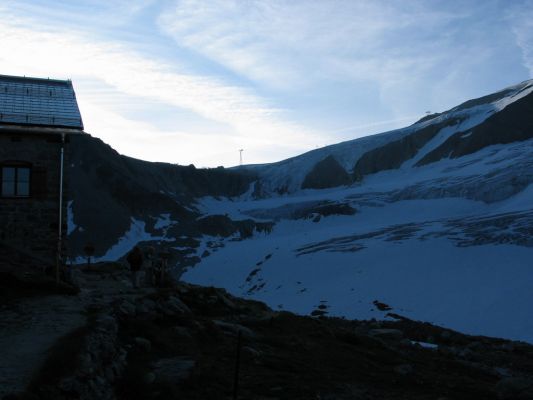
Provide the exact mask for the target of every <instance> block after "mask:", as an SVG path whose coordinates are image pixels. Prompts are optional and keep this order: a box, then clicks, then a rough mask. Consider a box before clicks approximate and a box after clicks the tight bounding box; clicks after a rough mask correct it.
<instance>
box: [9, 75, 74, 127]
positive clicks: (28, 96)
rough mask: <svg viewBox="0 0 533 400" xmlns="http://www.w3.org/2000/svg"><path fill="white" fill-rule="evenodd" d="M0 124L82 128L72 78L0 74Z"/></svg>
mask: <svg viewBox="0 0 533 400" xmlns="http://www.w3.org/2000/svg"><path fill="white" fill-rule="evenodd" d="M0 124H17V125H19V124H20V125H41V126H52V127H68V128H74V129H83V122H82V120H81V115H80V110H79V108H78V103H77V101H76V94H75V93H74V88H73V87H72V82H71V81H60V80H54V79H39V78H25V77H18V76H6V75H0Z"/></svg>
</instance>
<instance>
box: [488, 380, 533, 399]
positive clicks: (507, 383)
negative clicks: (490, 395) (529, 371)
mask: <svg viewBox="0 0 533 400" xmlns="http://www.w3.org/2000/svg"><path fill="white" fill-rule="evenodd" d="M496 393H497V394H498V398H499V399H502V400H531V399H533V379H528V378H503V379H502V380H501V381H500V382H498V384H497V385H496Z"/></svg>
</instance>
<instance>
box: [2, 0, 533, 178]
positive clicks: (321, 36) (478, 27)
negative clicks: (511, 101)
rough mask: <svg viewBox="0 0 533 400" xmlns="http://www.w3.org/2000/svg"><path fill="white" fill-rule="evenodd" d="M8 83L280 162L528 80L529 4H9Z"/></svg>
mask: <svg viewBox="0 0 533 400" xmlns="http://www.w3.org/2000/svg"><path fill="white" fill-rule="evenodd" d="M0 45H1V49H2V51H1V52H0V74H5V75H26V76H36V77H50V78H56V79H72V81H73V84H74V89H75V91H76V95H77V99H78V104H79V106H80V111H81V114H82V118H83V121H84V125H85V131H86V132H88V133H90V134H91V135H93V136H96V137H98V138H100V139H102V140H103V141H104V142H106V143H108V144H109V145H111V146H112V147H113V148H115V150H117V151H118V152H119V153H121V154H125V155H128V156H131V157H136V158H140V159H144V160H149V161H164V162H170V163H175V164H181V165H188V164H194V165H196V166H197V167H217V166H220V165H223V166H226V167H229V166H233V165H237V164H239V154H240V152H239V150H240V149H243V152H242V156H243V162H244V163H245V164H255V163H266V162H275V161H280V160H282V159H285V158H288V157H292V156H296V155H298V154H301V153H303V152H306V151H309V150H313V149H315V148H318V147H322V146H326V145H330V144H335V143H338V142H341V141H345V140H351V139H355V138H358V137H362V136H367V135H370V134H375V133H379V132H383V131H387V130H391V129H396V128H400V127H403V126H407V125H409V124H411V123H413V122H414V121H416V120H417V119H419V118H421V117H422V116H424V114H425V113H426V112H428V111H430V112H441V111H445V110H446V109H449V108H451V107H453V106H455V105H457V104H459V103H461V102H463V101H466V100H468V99H471V98H475V97H479V96H482V95H485V94H488V93H491V92H494V91H497V90H499V89H502V88H504V87H506V86H509V85H513V84H516V83H519V82H521V81H524V80H526V79H530V78H532V77H533V0H484V1H478V0H442V1H441V0H401V1H396V0H345V1H340V0H320V1H319V0H315V1H313V0H306V1H304V0H284V1H280V0H204V1H195V0H183V1H182V0H162V1H157V0H113V1H111V0H77V1H68V0H31V1H25V0H2V1H1V2H0Z"/></svg>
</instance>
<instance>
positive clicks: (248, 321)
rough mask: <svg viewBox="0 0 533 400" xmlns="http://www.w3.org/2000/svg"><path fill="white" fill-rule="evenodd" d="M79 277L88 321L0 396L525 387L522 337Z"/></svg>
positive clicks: (526, 351)
mask: <svg viewBox="0 0 533 400" xmlns="http://www.w3.org/2000/svg"><path fill="white" fill-rule="evenodd" d="M79 278H80V279H79V282H80V283H82V293H83V292H84V289H83V285H85V287H91V291H92V295H91V296H90V301H87V302H86V306H85V315H86V316H87V321H88V322H87V324H86V325H85V326H84V327H82V328H77V329H75V330H74V331H73V332H70V333H69V334H68V335H66V336H65V337H63V338H62V339H60V340H59V341H58V342H57V343H56V345H54V346H53V348H52V349H51V350H50V355H49V358H48V359H47V360H46V361H45V363H44V364H43V366H42V367H41V369H40V371H39V372H38V373H37V374H35V375H34V378H33V380H32V382H31V383H30V384H29V385H28V388H27V391H26V392H25V393H19V394H12V395H7V396H6V397H4V399H5V400H8V399H10V400H11V399H34V400H37V399H58V400H61V399H72V398H77V399H87V400H89V399H91V400H92V399H149V398H152V399H183V398H186V399H230V398H239V399H249V398H253V399H309V398H318V399H353V398H360V399H509V400H511V399H513V400H514V399H517V400H518V399H531V398H533V375H532V374H531V371H533V346H531V345H528V344H526V343H523V342H513V341H506V340H501V339H491V338H487V337H482V336H468V335H463V334H460V333H458V332H454V331H452V330H449V329H445V328H441V327H438V326H434V325H431V324H428V323H421V322H417V321H412V320H409V319H407V318H404V317H402V316H400V315H397V314H390V315H389V318H388V319H387V320H386V321H376V320H370V321H358V320H354V321H350V320H346V319H340V318H329V317H325V316H322V315H323V314H324V313H321V312H320V311H321V310H323V309H324V308H327V306H324V305H321V304H317V308H316V312H313V313H312V315H314V316H297V315H294V314H291V313H288V312H275V311H273V310H271V309H270V308H268V307H267V306H265V305H264V304H262V303H259V302H256V301H250V300H243V299H240V298H236V297H234V296H231V295H230V294H228V293H227V292H226V291H225V290H223V289H216V288H212V287H200V286H195V285H190V284H185V283H177V284H173V285H171V286H170V287H168V288H164V289H150V288H144V289H141V290H138V291H132V290H131V289H130V288H128V283H127V275H126V271H125V270H123V269H121V267H120V266H117V265H108V266H105V265H99V266H97V267H95V269H93V270H91V271H85V272H82V273H81V274H80V276H79ZM374 304H375V306H376V307H378V308H380V309H383V310H388V309H390V307H388V305H387V304H385V303H383V302H380V301H378V300H376V301H375V302H374ZM239 337H240V339H239ZM72 343H74V344H72ZM65 346H66V348H67V349H68V350H69V352H68V353H67V354H63V355H62V357H61V358H58V353H57V351H59V350H60V349H62V348H65ZM237 352H238V353H239V360H240V361H239V372H238V385H237V386H234V378H235V369H236V362H237V355H236V354H237ZM63 353H64V352H63ZM58 365H63V366H64V365H67V366H68V369H66V368H64V367H63V368H58ZM54 373H55V374H54ZM235 391H237V394H236V397H234V395H235Z"/></svg>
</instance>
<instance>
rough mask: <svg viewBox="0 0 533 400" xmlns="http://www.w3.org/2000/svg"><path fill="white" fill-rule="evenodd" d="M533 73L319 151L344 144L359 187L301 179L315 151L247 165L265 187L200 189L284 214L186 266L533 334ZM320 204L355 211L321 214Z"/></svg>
mask: <svg viewBox="0 0 533 400" xmlns="http://www.w3.org/2000/svg"><path fill="white" fill-rule="evenodd" d="M532 84H533V82H531V81H529V82H525V83H523V84H520V85H517V86H515V87H513V88H509V89H507V90H505V91H503V92H500V93H499V94H497V95H493V96H488V97H485V100H483V99H479V100H476V101H470V102H466V103H464V105H462V106H459V107H456V108H454V109H452V110H450V111H449V112H446V113H442V114H440V115H438V116H436V117H434V118H430V119H425V120H424V121H421V122H419V123H417V124H414V125H413V126H411V127H409V128H406V129H403V130H400V131H394V132H391V133H386V134H382V135H378V136H376V137H368V138H364V139H362V140H355V141H353V142H347V143H341V144H339V145H336V146H331V147H330V148H326V149H321V150H322V151H321V153H320V157H322V156H328V155H326V152H329V156H333V157H335V155H339V154H344V155H345V156H346V157H345V158H344V164H343V165H344V166H345V168H346V165H349V164H350V162H352V161H353V164H352V165H355V172H354V174H355V175H359V178H360V179H362V180H360V181H356V182H355V183H354V184H352V185H351V186H339V187H336V188H329V189H324V190H300V189H299V188H298V187H299V185H300V181H298V179H301V177H305V173H304V172H302V171H304V166H306V168H307V167H311V168H312V163H313V162H314V160H316V159H318V158H320V157H319V156H317V154H316V153H313V152H311V153H307V154H304V155H302V156H299V157H298V158H296V159H293V160H288V161H285V162H281V163H277V164H274V165H269V166H257V167H253V168H255V171H256V172H257V173H258V175H259V176H260V183H261V187H262V188H263V193H262V196H263V198H261V199H255V200H253V199H252V198H251V197H246V196H245V197H242V198H241V199H240V200H239V201H235V200H234V201H231V202H228V201H224V200H216V199H212V198H205V199H203V200H202V204H203V212H204V213H209V214H227V215H229V216H230V217H231V218H233V219H240V218H250V217H252V218H258V219H261V220H263V221H265V220H272V221H276V225H275V226H274V228H273V230H272V233H271V234H270V235H267V236H264V235H256V236H255V237H253V238H252V239H250V240H246V241H232V240H231V238H230V239H224V238H213V237H210V238H205V239H204V240H205V242H204V244H203V245H202V246H204V247H205V248H214V249H216V251H214V252H212V254H211V255H210V256H209V257H207V258H204V259H202V262H201V263H200V264H199V265H196V266H195V267H194V268H190V269H188V270H187V271H186V272H185V273H184V274H183V276H182V278H183V279H185V280H187V281H190V282H193V283H201V284H210V285H216V286H223V287H225V288H226V289H228V290H229V291H230V292H231V293H234V294H237V295H241V296H247V297H250V298H254V299H259V300H262V301H265V302H267V303H268V304H269V305H270V306H272V307H277V308H279V309H289V310H292V311H297V312H299V313H302V314H309V313H313V312H317V311H319V310H321V311H322V312H327V313H328V315H336V316H345V317H348V318H380V319H381V318H385V315H386V312H385V311H384V310H382V309H380V308H379V307H377V306H376V305H375V302H376V301H377V302H378V303H385V304H387V305H388V306H389V307H390V308H391V309H392V310H393V312H395V313H398V314H401V315H405V316H408V317H410V318H414V319H421V320H425V321H430V322H433V323H436V324H441V325H445V326H448V327H451V328H454V329H458V330H461V331H463V332H468V333H474V334H486V335H492V336H503V337H507V338H512V339H520V340H528V341H533V324H532V322H531V319H530V318H529V317H528V314H529V312H530V311H529V304H532V302H533V291H532V290H531V289H532V288H531V282H533V268H532V267H531V265H532V264H531V259H533V240H532V237H533V185H532V183H533V129H531V124H530V121H531V120H530V119H531V116H532V115H533V108H532V107H531V104H532V103H531V101H532V98H533V95H532V94H531V91H532V90H533V85H532ZM484 101H489V103H486V102H484ZM469 132H472V133H471V135H470V136H471V137H472V139H471V140H470V141H468V142H466V141H465V143H466V145H464V146H463V145H462V143H460V144H456V143H457V142H456V139H454V138H455V137H457V135H458V134H459V133H460V135H466V134H468V133H469ZM484 135H486V136H487V137H485V136H484ZM466 139H467V138H464V139H463V140H466ZM450 145H451V146H452V148H453V152H454V153H453V154H450V153H449V152H448V153H446V157H441V155H440V154H439V153H438V152H441V151H442V150H439V149H444V148H448V146H450ZM363 148H364V149H365V151H366V152H363V151H362V150H361V149H363ZM350 151H352V155H351V156H350V157H348V155H349V153H350ZM355 153H357V154H356V155H355V156H354V155H353V154H355ZM436 154H439V156H436ZM442 154H445V153H442ZM429 158H433V159H431V162H426V161H427V160H428V159H429ZM424 159H425V160H426V161H424V162H421V160H424ZM337 160H338V161H339V159H337ZM339 163H340V164H341V165H342V162H340V161H339ZM289 165H290V166H291V173H290V175H288V176H286V177H283V175H282V171H284V170H285V171H287V173H288V170H287V167H288V166H289ZM298 168H300V170H299V171H298ZM295 170H296V171H295ZM293 172H294V174H293ZM304 179H305V178H304ZM278 185H282V186H283V187H285V188H286V189H287V190H286V191H287V192H288V193H286V194H284V195H283V196H279V195H278V194H277V193H276V191H277V188H279V186H278ZM267 188H268V190H271V192H270V194H269V192H268V190H267ZM324 204H327V205H329V206H330V207H333V208H335V207H337V208H338V209H342V207H350V208H351V209H352V210H355V212H354V213H351V214H346V213H341V212H338V213H337V214H338V215H331V213H329V214H327V215H326V214H324V213H321V212H320V211H319V210H317V205H322V206H323V205H324ZM302 216H303V217H302ZM305 217H307V218H305ZM210 246H211V247H210ZM202 248H203V247H202ZM387 308H388V307H387Z"/></svg>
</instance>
